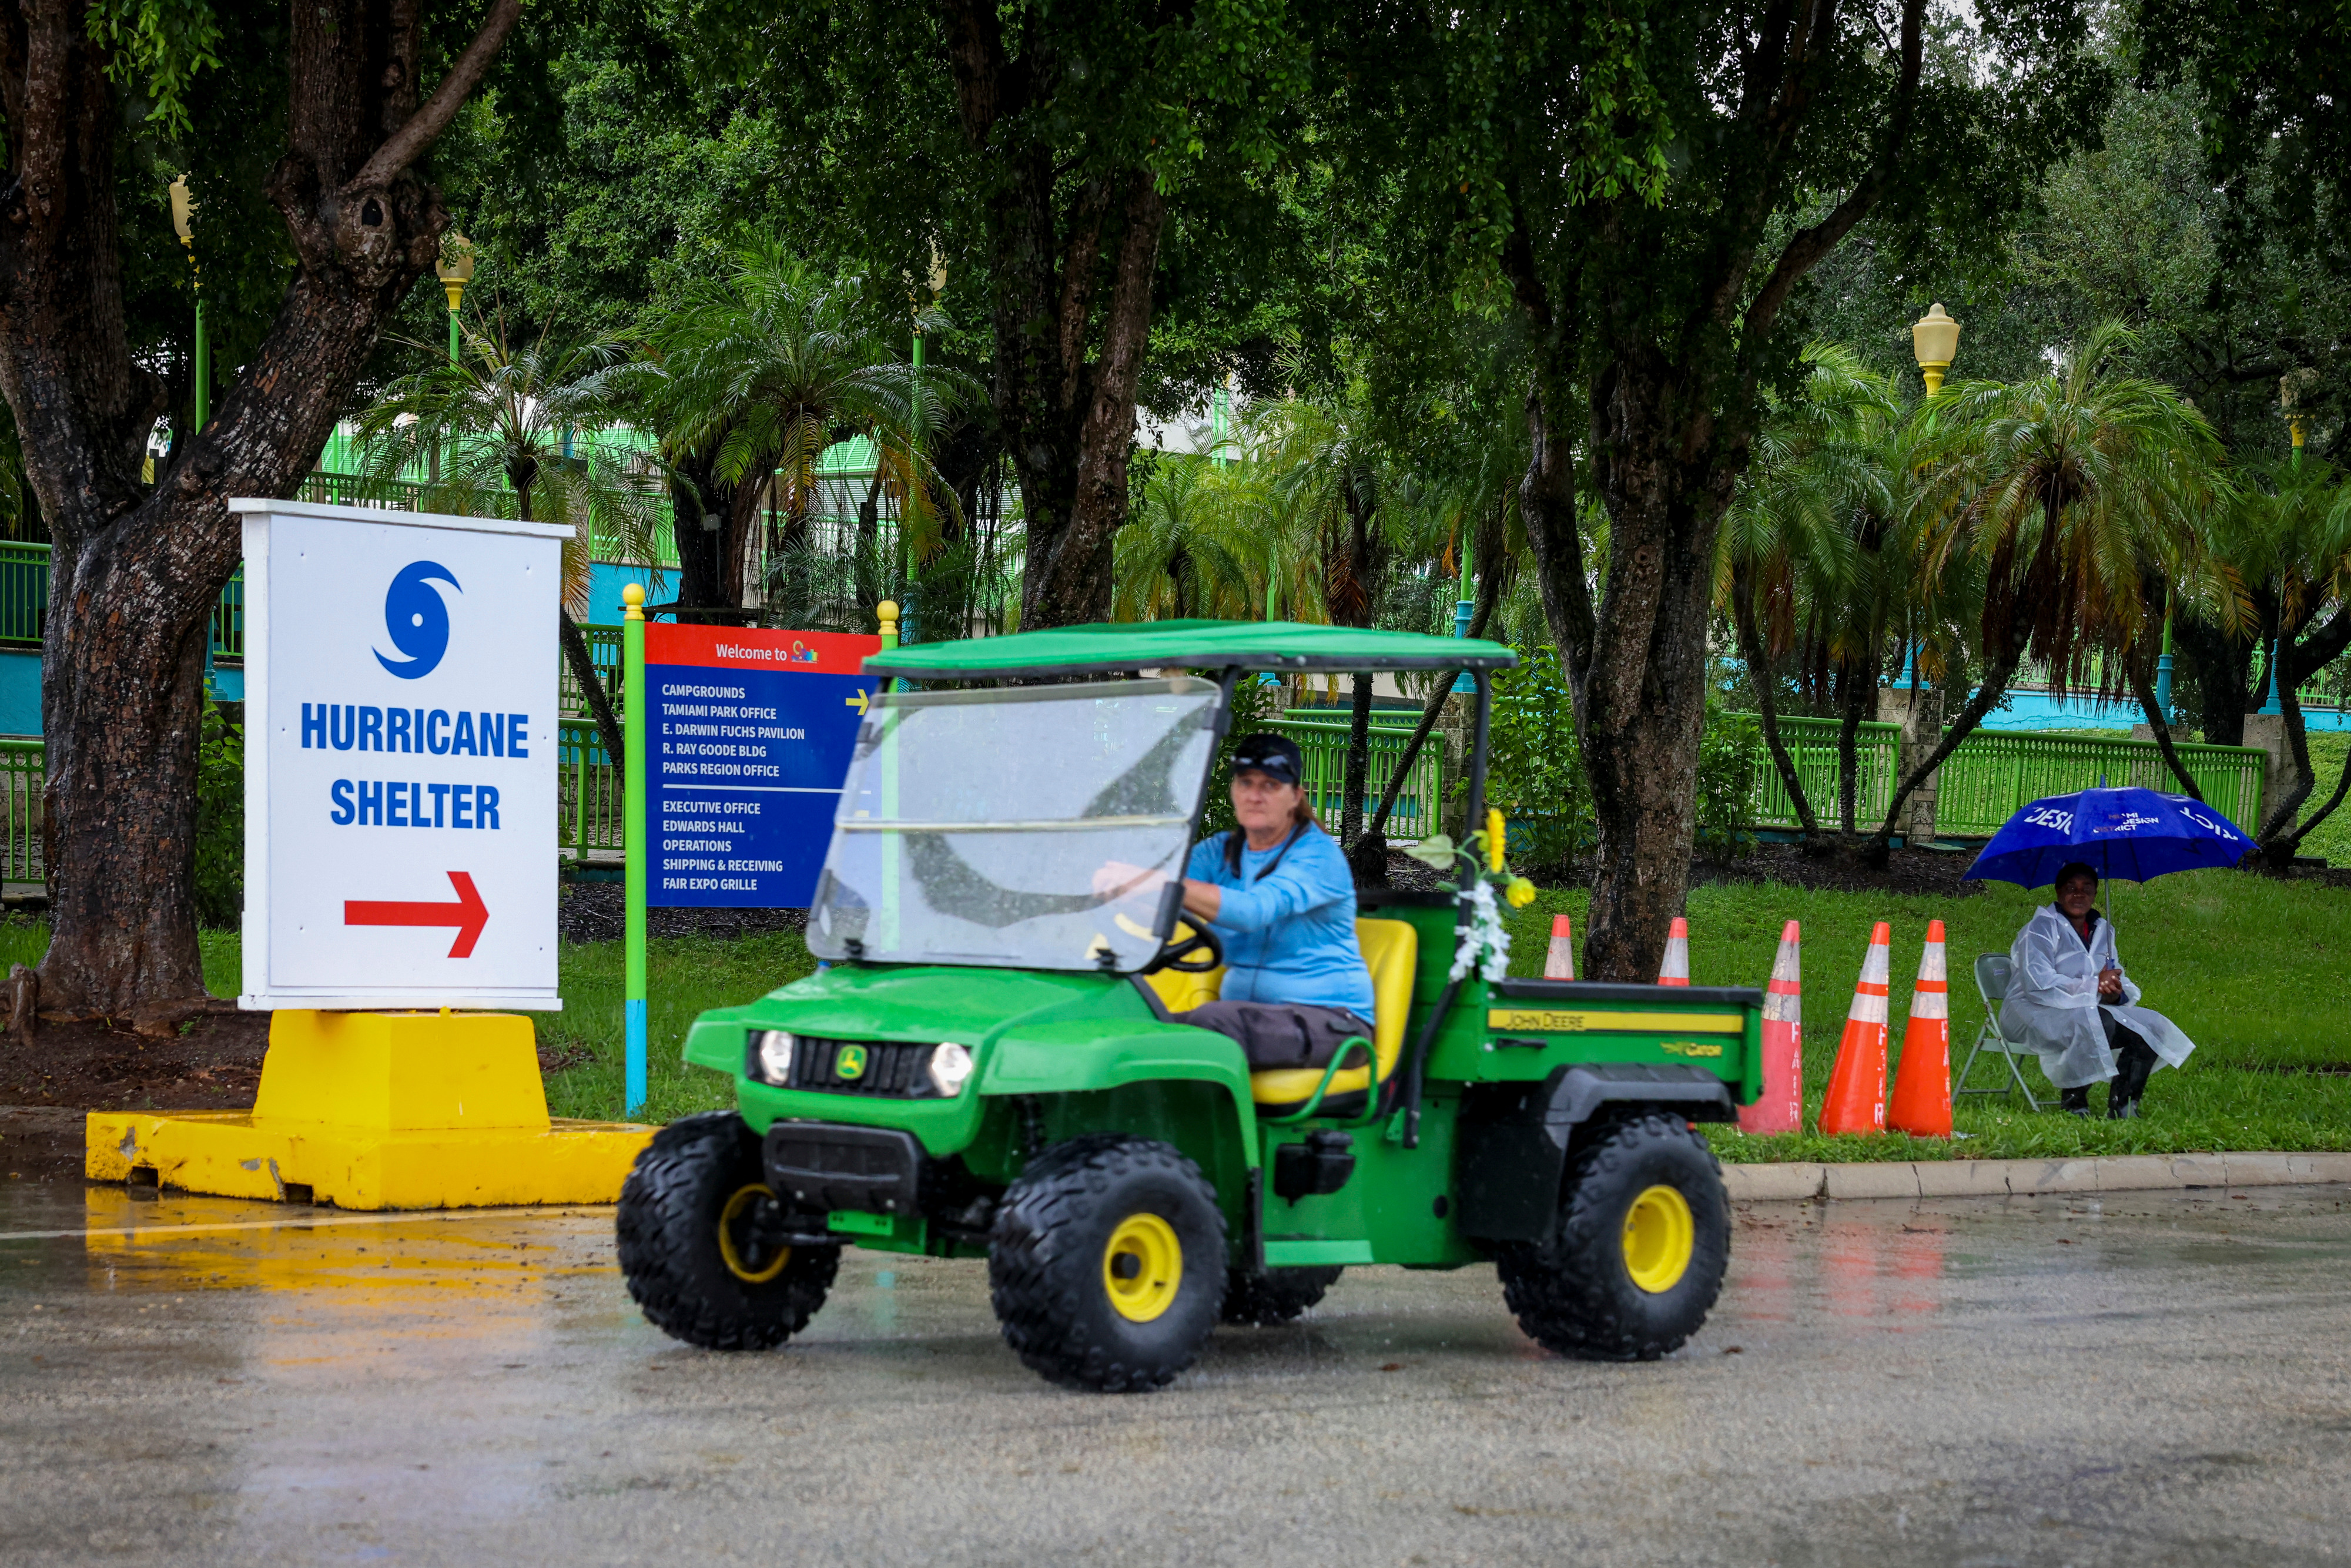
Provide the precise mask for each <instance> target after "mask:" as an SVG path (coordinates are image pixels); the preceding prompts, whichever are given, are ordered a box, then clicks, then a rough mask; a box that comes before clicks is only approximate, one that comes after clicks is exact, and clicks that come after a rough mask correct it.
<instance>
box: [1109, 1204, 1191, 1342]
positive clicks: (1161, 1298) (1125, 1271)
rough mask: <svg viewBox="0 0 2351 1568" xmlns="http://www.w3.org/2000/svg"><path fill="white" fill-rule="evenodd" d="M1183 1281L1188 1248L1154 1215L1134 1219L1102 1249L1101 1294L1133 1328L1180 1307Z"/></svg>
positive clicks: (1121, 1226)
mask: <svg viewBox="0 0 2351 1568" xmlns="http://www.w3.org/2000/svg"><path fill="white" fill-rule="evenodd" d="M1183 1279H1184V1244H1183V1243H1182V1242H1180V1241H1178V1240H1176V1239H1175V1227H1174V1226H1172V1225H1170V1224H1168V1223H1167V1222H1166V1221H1165V1220H1164V1219H1162V1218H1159V1217H1158V1216H1157V1215H1155V1214H1130V1215H1128V1216H1127V1217H1126V1218H1124V1219H1122V1220H1120V1221H1119V1224H1118V1228H1117V1229H1115V1230H1113V1231H1112V1232H1111V1233H1110V1245H1109V1246H1107V1247H1105V1248H1103V1249H1102V1290H1103V1291H1105V1292H1106V1293H1107V1294H1108V1295H1109V1297H1110V1304H1111V1306H1112V1307H1113V1309H1114V1310H1116V1312H1118V1315H1119V1316H1120V1317H1123V1318H1124V1319H1126V1320H1127V1322H1136V1323H1147V1322H1151V1321H1152V1320H1153V1319H1154V1318H1155V1317H1157V1316H1158V1315H1159V1314H1160V1313H1162V1312H1165V1311H1166V1310H1167V1309H1168V1308H1169V1307H1171V1306H1173V1305H1175V1289H1176V1287H1177V1286H1178V1285H1179V1284H1181V1283H1182V1282H1183Z"/></svg>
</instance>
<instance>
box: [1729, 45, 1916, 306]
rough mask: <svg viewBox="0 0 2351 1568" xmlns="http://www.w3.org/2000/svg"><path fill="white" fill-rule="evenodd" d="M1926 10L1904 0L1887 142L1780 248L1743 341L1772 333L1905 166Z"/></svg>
mask: <svg viewBox="0 0 2351 1568" xmlns="http://www.w3.org/2000/svg"><path fill="white" fill-rule="evenodd" d="M1926 15H1927V0H1903V5H1902V79H1901V81H1900V83H1899V85H1897V86H1896V88H1895V89H1894V109H1893V112H1892V114H1891V116H1890V117H1889V123H1888V125H1887V127H1886V145H1885V146H1884V147H1882V148H1880V149H1879V150H1878V154H1877V162H1876V163H1875V164H1874V165H1873V166H1872V167H1871V169H1870V171H1869V172H1868V174H1867V175H1865V176H1864V178H1863V180H1862V182H1861V183H1860V184H1858V185H1856V186H1855V187H1854V189H1853V191H1852V193H1850V194H1848V195H1847V196H1846V197H1845V199H1844V201H1842V202H1839V203H1838V204H1836V206H1835V207H1834V209H1833V210H1832V211H1831V212H1830V213H1829V215H1828V216H1827V217H1825V218H1823V219H1822V220H1821V221H1820V222H1819V223H1817V224H1814V225H1813V226H1812V227H1811V228H1808V229H1803V230H1800V231H1799V232H1798V233H1797V234H1796V235H1795V237H1794V238H1792V239H1791V240H1789V242H1788V244H1787V246H1786V248H1785V249H1783V250H1782V251H1781V252H1780V259H1779V260H1778V261H1777V262H1775V263H1773V264H1772V267H1771V275H1770V276H1769V277H1766V278H1764V280H1763V287H1761V288H1760V289H1758V290H1756V293H1755V298H1754V299H1752V300H1751V301H1750V302H1749V304H1748V307H1747V311H1746V315H1745V318H1744V319H1743V321H1742V327H1743V330H1742V331H1741V333H1740V338H1741V340H1742V341H1743V342H1744V343H1748V344H1753V343H1757V342H1760V341H1761V340H1763V339H1765V338H1768V337H1769V336H1771V325H1772V323H1773V321H1775V320H1776V319H1778V318H1779V314H1780V308H1781V307H1782V306H1783V305H1785V304H1786V303H1787V302H1788V296H1789V295H1790V294H1792V293H1793V292H1794V291H1795V287H1796V285H1797V284H1798V283H1800V282H1802V280H1803V277H1804V274H1806V273H1808V272H1810V271H1811V270H1812V269H1813V267H1817V266H1818V265H1820V262H1821V258H1822V257H1823V256H1827V255H1828V253H1829V252H1830V251H1832V250H1834V249H1835V248H1836V247H1837V245H1838V244H1839V242H1841V241H1842V240H1843V239H1844V236H1845V235H1848V234H1850V233H1852V232H1853V228H1854V225H1856V224H1858V223H1860V222H1861V220H1862V219H1863V218H1865V217H1867V216H1868V215H1869V212H1870V209H1871V208H1873V207H1875V206H1876V205H1877V204H1878V203H1879V202H1881V201H1883V200H1884V199H1885V196H1886V192H1887V191H1888V190H1890V189H1892V187H1893V184H1894V177H1895V175H1896V173H1897V172H1899V170H1900V166H1901V161H1902V150H1903V148H1904V147H1905V146H1906V145H1907V143H1908V141H1909V138H1910V120H1911V116H1912V114H1913V113H1914V112H1915V111H1916V110H1917V105H1918V77H1919V73H1920V70H1921V69H1922V67H1923V64H1924V60H1925V57H1926V47H1925V41H1924V32H1925V26H1926Z"/></svg>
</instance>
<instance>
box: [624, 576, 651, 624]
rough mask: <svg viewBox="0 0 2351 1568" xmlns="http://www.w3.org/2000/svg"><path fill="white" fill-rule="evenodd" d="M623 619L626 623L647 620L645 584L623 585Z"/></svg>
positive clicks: (631, 583) (627, 583)
mask: <svg viewBox="0 0 2351 1568" xmlns="http://www.w3.org/2000/svg"><path fill="white" fill-rule="evenodd" d="M621 618H622V620H624V621H643V619H644V618H645V585H644V584H643V583H642V582H624V583H622V585H621Z"/></svg>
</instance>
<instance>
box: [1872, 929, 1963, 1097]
mask: <svg viewBox="0 0 2351 1568" xmlns="http://www.w3.org/2000/svg"><path fill="white" fill-rule="evenodd" d="M1950 993H1951V988H1950V985H1949V982H1948V981H1947V980H1946V979H1945V977H1944V969H1943V923H1942V922H1941V921H1939V920H1930V921H1928V923H1927V950H1926V951H1925V952H1923V953H1921V954H1919V955H1918V985H1917V989H1916V990H1914V991H1912V992H1911V993H1910V1021H1909V1022H1908V1023H1907V1024H1905V1025H1904V1026H1903V1029H1902V1065H1901V1066H1900V1067H1899V1068H1897V1069H1896V1071H1895V1074H1894V1106H1893V1109H1892V1110H1890V1111H1888V1112H1887V1113H1886V1125H1887V1126H1889V1127H1891V1128H1893V1129H1894V1130H1895V1131H1896V1132H1897V1133H1912V1134H1917V1136H1919V1137H1922V1138H1948V1137H1949V1136H1950V1135H1951V994H1950Z"/></svg>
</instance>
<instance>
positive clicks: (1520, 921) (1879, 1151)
mask: <svg viewBox="0 0 2351 1568" xmlns="http://www.w3.org/2000/svg"><path fill="white" fill-rule="evenodd" d="M2330 787H2331V786H2330ZM2329 858H2335V857H2332V856H2330V857H2329ZM2344 858H2346V859H2351V852H2346V854H2345V856H2344ZM1587 902H1588V901H1587V898H1586V895H1585V894H1583V892H1581V891H1552V892H1546V893H1544V894H1541V896H1540V897H1539V898H1538V899H1537V900H1536V902H1535V903H1534V904H1532V905H1531V906H1530V907H1529V908H1527V909H1524V910H1520V911H1516V912H1513V914H1512V915H1511V930H1512V947H1511V965H1510V967H1511V970H1512V972H1513V973H1516V974H1521V975H1534V974H1540V973H1541V970H1542V955H1543V950H1544V946H1545V944H1546V940H1547V937H1548V935H1549V932H1550V929H1551V918H1552V915H1554V914H1559V913H1565V914H1568V915H1572V916H1573V918H1574V919H1575V922H1576V929H1577V930H1578V931H1579V932H1581V931H1583V929H1584V921H1585V906H1586V904H1587ZM2036 902H2038V900H2036V899H2035V898H2034V897H2033V896H2032V895H2030V894H2026V893H2024V892H2023V891H2022V890H2021V889H2018V888H2012V887H2008V886H2005V885H1995V886H1994V887H1993V888H1992V889H1991V892H1989V893H1988V894H1984V895H1983V896H1980V897H1976V898H1965V899H1957V900H1951V901H1949V902H1946V901H1943V900H1940V899H1935V898H1926V897H1896V896H1892V895H1886V894H1850V893H1808V892H1803V891H1801V890H1799V889H1795V888H1790V887H1782V886H1778V885H1775V884H1760V885H1737V886H1724V887H1701V888H1698V889H1694V890H1693V891H1692V892H1691V894H1690V895H1689V919H1690V974H1691V978H1692V979H1693V981H1695V982H1696V983H1697V984H1698V985H1741V986H1760V985H1761V984H1762V982H1763V981H1764V979H1765V978H1766V977H1768V976H1769V975H1770V973H1771V956H1772V953H1773V950H1774V949H1775V947H1776V946H1777V945H1778V942H1779V936H1780V926H1781V923H1782V921H1785V920H1788V919H1795V920H1798V921H1801V922H1802V925H1803V936H1804V983H1805V998H1804V1020H1805V1024H1806V1030H1805V1040H1804V1048H1805V1049H1804V1082H1805V1106H1806V1111H1807V1113H1808V1114H1812V1113H1817V1111H1818V1109H1819V1106H1820V1098H1821V1094H1822V1092H1823V1089H1824V1088H1825V1087H1826V1085H1827V1082H1828V1075H1829V1069H1830V1067H1831V1065H1832V1064H1833V1062H1834V1057H1835V1052H1836V1047H1837V1040H1838V1036H1839V1033H1840V1030H1841V1029H1842V1026H1843V1021H1844V1010H1845V1006H1846V1004H1847V1003H1848V1002H1849V1001H1850V1000H1851V998H1852V995H1853V982H1854V979H1855V976H1856V975H1857V974H1858V972H1859V970H1860V967H1861V960H1862V956H1863V953H1864V951H1865V948H1866V947H1867V946H1868V943H1869V929H1870V925H1871V924H1872V923H1873V922H1875V921H1878V920H1886V921H1890V922H1891V923H1892V924H1893V926H1894V977H1895V986H1894V990H1895V997H1896V999H1895V1007H1894V1024H1893V1031H1892V1032H1893V1040H1894V1045H1895V1048H1896V1052H1897V1053H1898V1051H1899V1047H1900V1043H1901V1039H1902V1020H1903V1017H1904V1015H1905V1013H1906V1011H1907V1006H1908V996H1909V982H1910V978H1911V977H1912V976H1913V975H1914V974H1915V973H1916V972H1917V962H1918V949H1919V944H1920V943H1921V942H1922V941H1923V940H1924V938H1925V936H1926V934H1927V922H1928V920H1930V919H1940V920H1941V921H1943V922H1944V925H1945V926H1946V929H1947V932H1948V935H1949V953H1950V961H1951V993H1950V997H1951V1051H1952V1061H1953V1063H1954V1065H1956V1064H1957V1063H1958V1062H1959V1061H1963V1060H1964V1059H1965V1055H1966V1050H1967V1045H1968V1042H1969V1041H1970V1040H1973V1039H1974V1038H1975V1034H1976V1030H1977V1028H1978V1027H1979V1026H1980V1024H1981V1022H1982V1020H1983V1007H1982V1004H1981V1002H1980V1000H1979V998H1978V997H1977V994H1976V989H1975V985H1974V980H1973V977H1972V974H1971V972H1970V964H1971V962H1972V960H1973V958H1974V956H1975V955H1976V954H1978V953H1986V952H2005V951H2007V949H2008V945H2009V943H2010V942H2011V940H2012V939H2013V937H2014V936H2015V933H2016V930H2017V927H2018V926H2020V925H2022V924H2023V922H2024V919H2025V917H2026V915H2028V914H2029V913H2030V912H2031V910H2032V906H2033V905H2034V904H2035V903H2036ZM2114 915H2115V922H2116V925H2117V926H2118V927H2119V929H2120V936H2121V940H2122V950H2123V956H2124V958H2125V961H2126V963H2128V964H2129V965H2130V966H2131V973H2132V977H2134V978H2135V979H2137V981H2138V983H2139V984H2140V986H2141V987H2143V988H2145V990H2146V992H2147V1005H2148V1006H2150V1007H2153V1008H2156V1009H2158V1010H2160V1011H2162V1012H2163V1013H2165V1014H2167V1015H2168V1017H2170V1018H2171V1019H2174V1020H2175V1021H2176V1022H2178V1023H2179V1026H2180V1027H2181V1028H2182V1029H2184V1030H2187V1031H2188V1033H2189V1037H2190V1038H2192V1039H2193V1040H2195V1041H2196V1042H2197V1051H2196V1054H2195V1055H2194V1056H2193V1057H2192V1058H2190V1059H2189V1063H2188V1066H2187V1067H2186V1068H2185V1069H2184V1070H2181V1071H2171V1070H2169V1069H2166V1070H2164V1071H2159V1072H2158V1073H2157V1074H2156V1076H2155V1080H2154V1082H2153V1084H2152V1085H2151V1087H2150V1088H2149V1090H2148V1093H2147V1106H2146V1111H2147V1113H2146V1114H2145V1115H2144V1116H2143V1117H2142V1118H2141V1119H2140V1120H2138V1121H2135V1122H2112V1123H2110V1122H2106V1121H2104V1120H2096V1121H2089V1122H2084V1121H2080V1120H2077V1119H2075V1118H2073V1117H2069V1116H2060V1115H2057V1114H2054V1113H2050V1112H2043V1113H2040V1114H2037V1115H2036V1114H2034V1113H2031V1112H2029V1111H2027V1110H2026V1109H2025V1108H2024V1104H2023V1102H2022V1100H2013V1101H2011V1100H2007V1099H2000V1098H1990V1097H1985V1098H1978V1097H1974V1096H1970V1097H1968V1098H1966V1099H1963V1100H1961V1101H1960V1102H1959V1112H1958V1115H1957V1121H1958V1124H1959V1131H1960V1132H1961V1133H1962V1134H1967V1135H1966V1136H1964V1137H1962V1138H1960V1139H1958V1140H1956V1141H1954V1142H1952V1143H1948V1144H1946V1143H1943V1142H1940V1141H1938V1140H1932V1139H1923V1140H1918V1139H1911V1138H1907V1137H1891V1136H1889V1137H1873V1138H1823V1137H1821V1136H1819V1135H1818V1134H1811V1133H1807V1134H1802V1135H1791V1136H1786V1137H1777V1138H1748V1137H1745V1136H1742V1135H1741V1134H1738V1133H1737V1132H1735V1131H1724V1130H1720V1129H1717V1130H1715V1131H1714V1132H1713V1133H1712V1136H1713V1138H1714V1142H1715V1146H1716V1148H1717V1149H1718V1150H1719V1153H1720V1154H1721V1155H1722V1157H1723V1158H1724V1159H1726V1160H1789V1159H1813V1160H1880V1159H1945V1158H1951V1157H1959V1158H1967V1157H1983V1158H2020V1157H2032V1156H2040V1155H2047V1156H2052V1157H2055V1156H2065V1155H2081V1154H2154V1153H2163V1152H2169V1151H2188V1150H2212V1149H2351V1025H2346V1018H2345V1008H2344V1003H2345V998H2346V987H2345V984H2344V978H2343V977H2344V972H2345V967H2346V956H2351V894H2345V893H2343V892H2340V891H2337V890H2334V889H2329V888H2325V887H2323V886H2319V885H2316V884H2314V883H2278V882H2272V881H2269V880H2267V879H2264V878H2260V877H2253V876H2246V875H2241V874H2239V873H2233V872H2220V871H2206V872H2191V873H2186V874H2183V875H2179V876H2174V877H2167V878H2165V879H2163V880H2161V881H2158V882H2155V883H2148V884H2147V886H2145V887H2137V886H2132V885H2129V884H2123V883H2118V884H2116V887H2115V897H2114ZM47 936H48V933H47V928H46V927H45V926H43V925H40V924H38V923H37V922H31V921H21V920H17V921H10V922H8V923H7V924H5V925H0V967H4V966H5V965H6V964H9V963H32V962H36V961H37V959H38V957H39V956H40V953H41V950H42V948H43V947H44V946H46V945H47ZM203 943H204V971H205V977H206V981H207V983H208V984H209V985H210V986H211V987H212V989H213V990H214V993H215V994H216V995H221V996H233V995H235V992H236V989H237V983H238V976H239V973H240V970H239V967H238V966H239V959H238V950H237V935H236V933H235V932H233V931H221V932H206V933H204V937H203ZM561 962H562V967H561V985H562V991H563V999H564V1008H563V1010H562V1011H561V1012H560V1013H548V1014H541V1015H539V1019H538V1027H539V1039H540V1041H541V1043H542V1044H545V1045H553V1046H560V1047H565V1048H569V1049H571V1050H574V1051H579V1052H581V1053H583V1059H582V1060H580V1061H578V1062H577V1063H575V1064H574V1065H572V1066H569V1067H567V1068H564V1069H562V1070H560V1071H556V1072H553V1073H550V1074H549V1077H548V1081H547V1091H548V1103H549V1109H550V1110H551V1111H553V1112H554V1113H555V1114H557V1115H559V1116H583V1117H591V1118H610V1117H617V1116H618V1115H619V1114H620V1113H621V1054H622V1037H621V945H620V944H619V943H617V942H600V943H590V944H584V945H578V944H571V943H566V944H565V945H564V946H563V949H562V961H561ZM650 964H651V980H652V985H651V989H652V993H653V1001H652V1007H651V1018H650V1036H651V1040H650V1044H651V1050H650V1055H651V1058H652V1060H651V1063H650V1074H651V1078H650V1103H649V1104H648V1106H647V1115H648V1116H649V1117H650V1118H651V1119H653V1120H655V1121H667V1120H669V1119H671V1118H674V1117H676V1116H681V1115H684V1114H687V1113H690V1112H694V1111H700V1110H709V1109H714V1108H717V1107H720V1106H724V1105H726V1104H729V1103H732V1085H731V1084H730V1083H729V1082H727V1081H726V1080H724V1079H722V1078H720V1077H719V1076H718V1075H717V1074H716V1073H713V1072H709V1071H704V1070H702V1069H699V1068H695V1069H689V1068H687V1067H686V1066H685V1065H684V1063H682V1062H681V1061H679V1060H678V1052H679V1051H680V1049H681V1048H682V1047H683V1045H684V1039H685V1030H686V1026H687V1025H688V1024H690V1023H691V1022H692V1021H693V1020H694V1018H695V1014H697V1013H699V1012H701V1011H702V1010H703V1009H705V1008H713V1007H721V1006H726V1005H728V1004H731V1003H736V1002H741V1001H744V1000H747V999H748V998H751V997H754V996H758V995H759V994H760V993H762V992H765V991H768V990H771V989H773V988H776V987H778V986H780V985H784V984H786V983H787V982H789V981H791V980H794V979H797V978H799V977H800V976H802V975H805V974H807V973H809V972H810V970H812V969H813V968H814V967H815V963H814V960H812V959H811V958H810V956H809V953H808V949H807V947H806V946H804V945H803V944H802V942H801V940H800V938H799V936H798V935H797V934H779V935H775V936H755V937H747V938H742V939H738V940H734V941H720V940H713V939H706V938H678V939H663V940H655V941H654V942H653V944H652V950H651V954H650ZM1997 1065H1998V1063H1997V1062H1996V1061H1981V1062H1979V1063H1978V1064H1977V1080H1976V1081H1977V1082H1980V1083H1986V1084H1989V1083H1991V1082H1994V1075H1993V1073H1992V1071H1991V1070H1992V1068H1993V1067H1995V1066H1997ZM2327 1068H2333V1069H2335V1070H2336V1071H2335V1072H2334V1073H2329V1072H2326V1071H2312V1070H2314V1069H2327ZM2025 1072H2026V1076H2027V1079H2028V1081H2030V1082H2032V1084H2033V1086H2034V1090H2035V1092H2040V1091H2041V1090H2042V1089H2043V1087H2044V1082H2043V1079H2042V1078H2041V1075H2040V1071H2039V1069H2038V1068H2037V1067H2033V1066H2030V1065H2028V1066H2027V1067H2026V1069H2025ZM2052 1095H2053V1092H2052ZM2096 1098H2101V1097H2099V1096H2094V1099H2096Z"/></svg>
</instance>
